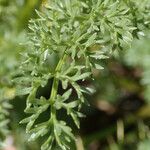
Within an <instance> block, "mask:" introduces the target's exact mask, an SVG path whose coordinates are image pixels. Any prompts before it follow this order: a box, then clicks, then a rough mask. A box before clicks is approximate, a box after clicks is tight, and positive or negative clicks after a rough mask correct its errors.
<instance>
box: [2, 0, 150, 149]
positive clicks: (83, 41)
mask: <svg viewBox="0 0 150 150" xmlns="http://www.w3.org/2000/svg"><path fill="white" fill-rule="evenodd" d="M28 2H29V1H28ZM35 3H36V2H35ZM26 8H28V7H26ZM22 14H26V13H22ZM37 15H38V16H37V18H36V19H32V20H31V21H30V24H29V28H30V33H29V40H28V46H25V48H26V49H25V50H23V51H22V54H21V55H22V58H20V55H19V56H18V50H16V53H14V56H15V61H16V62H17V63H16V65H15V67H14V68H13V69H12V68H11V70H10V73H8V74H9V75H10V77H9V80H11V79H12V76H13V78H14V84H13V86H15V91H16V95H28V97H27V104H26V109H25V112H26V114H27V115H28V117H27V118H25V119H24V120H22V121H21V123H26V124H27V126H26V131H27V133H29V134H30V139H29V140H30V141H32V140H36V139H37V138H39V137H44V144H43V145H42V146H41V149H42V150H50V149H63V150H66V149H69V148H70V141H73V140H74V139H75V137H74V135H73V134H72V131H71V128H70V125H69V123H68V122H67V121H65V119H64V118H60V115H59V113H60V112H66V115H68V116H70V117H71V118H72V120H73V122H74V123H75V124H76V126H77V127H78V128H79V118H80V117H83V116H84V115H83V114H82V113H81V112H82V111H81V108H82V105H84V104H87V102H86V100H85V98H84V93H90V92H91V91H92V89H90V87H84V86H83V85H82V83H83V81H84V80H86V79H89V80H91V79H93V78H94V77H93V76H92V74H93V69H94V68H96V69H103V67H102V66H101V60H102V59H106V58H108V57H109V55H111V53H112V52H113V51H114V50H122V49H127V48H128V47H130V44H131V42H132V40H133V38H136V37H138V36H139V34H141V33H143V31H144V30H145V28H148V27H149V21H150V15H149V0H143V1H136V0H122V1H121V0H120V1H119V0H118V1H115V0H97V1H94V0H54V1H45V3H43V7H42V8H41V11H37ZM10 18H11V17H10ZM18 18H19V19H20V17H18ZM21 18H26V17H21ZM19 19H18V20H19ZM21 21H22V22H23V23H24V22H26V21H23V20H21ZM18 26H24V24H23V25H18ZM2 35H3V34H2ZM14 36H18V34H11V36H10V37H11V39H12V37H13V38H14ZM25 36H26V35H25ZM19 39H21V38H18V39H17V40H15V42H13V43H15V45H18V44H19V41H20V40H19ZM21 42H22V40H21ZM24 43H25V42H24ZM11 47H12V46H11ZM21 48H22V47H19V49H21ZM5 49H6V48H4V50H5ZM8 49H11V48H8ZM23 49H24V47H23ZM3 54H4V56H3V57H2V59H3V60H5V58H7V54H5V53H3ZM17 56H18V57H19V59H17V58H18V57H17ZM10 57H11V58H12V55H11V56H10ZM6 62H7V61H6ZM20 62H22V64H21V66H20V67H19V65H20ZM3 64H4V66H3V69H4V70H5V69H6V68H7V65H5V63H3ZM16 68H19V71H17V72H16ZM6 72H7V71H4V72H3V71H2V73H1V74H2V75H3V76H4V75H5V74H6ZM50 82H52V86H51V87H50V91H49V98H48V99H47V98H46V97H44V95H40V96H39V95H38V92H39V90H40V89H41V88H44V87H46V86H50V85H48V84H50ZM11 84H12V83H11ZM4 87H8V85H4ZM1 89H3V88H1ZM3 101H4V98H2V101H0V102H3ZM0 106H3V105H2V104H1V105H0ZM1 110H2V109H1ZM5 110H7V109H6V108H5ZM45 112H49V115H48V117H47V118H46V119H45V118H44V119H45V120H44V121H43V120H42V119H41V118H42V116H43V115H45ZM46 116H47V114H46ZM2 119H3V120H4V121H5V118H2Z"/></svg>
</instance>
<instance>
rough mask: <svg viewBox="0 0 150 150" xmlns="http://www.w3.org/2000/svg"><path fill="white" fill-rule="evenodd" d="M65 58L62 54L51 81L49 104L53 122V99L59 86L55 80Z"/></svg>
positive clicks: (54, 112)
mask: <svg viewBox="0 0 150 150" xmlns="http://www.w3.org/2000/svg"><path fill="white" fill-rule="evenodd" d="M66 57H67V55H66V53H65V52H64V54H63V56H62V58H61V59H60V60H59V62H58V64H57V67H56V69H55V76H54V79H53V85H52V91H51V96H50V99H49V101H50V104H51V118H52V119H54V120H56V109H55V107H54V106H53V104H54V103H55V99H56V96H57V91H58V85H59V79H58V78H57V73H58V72H60V70H61V67H62V65H63V64H64V62H65V59H66Z"/></svg>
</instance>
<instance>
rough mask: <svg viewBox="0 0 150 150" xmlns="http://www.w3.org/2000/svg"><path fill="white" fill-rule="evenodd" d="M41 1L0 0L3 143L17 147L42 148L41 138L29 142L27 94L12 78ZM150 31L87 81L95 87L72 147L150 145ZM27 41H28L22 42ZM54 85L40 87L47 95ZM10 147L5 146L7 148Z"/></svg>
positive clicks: (112, 149) (145, 149) (100, 149)
mask: <svg viewBox="0 0 150 150" xmlns="http://www.w3.org/2000/svg"><path fill="white" fill-rule="evenodd" d="M44 3H45V1H44V0H43V1H41V0H0V144H1V146H2V145H4V147H7V146H8V145H13V146H14V148H15V149H17V150H39V149H40V148H39V143H40V141H36V142H33V143H31V142H30V143H28V142H27V140H28V135H27V134H25V128H24V127H22V126H20V125H19V121H20V120H21V119H23V118H24V116H25V114H24V112H23V110H24V108H25V99H26V98H25V97H17V96H15V93H16V85H14V84H13V82H12V77H13V76H15V74H16V72H17V71H18V70H19V64H20V63H21V54H22V52H23V51H24V50H25V49H27V48H29V47H27V46H26V44H25V43H26V41H27V34H28V32H29V31H28V21H29V19H30V18H33V17H36V14H35V11H34V10H35V9H38V10H39V9H41V5H43V4H44ZM149 42H150V31H145V35H144V37H141V38H140V40H135V41H134V42H133V44H132V47H131V48H130V49H127V50H126V51H124V52H123V51H120V52H119V53H118V52H115V53H114V55H113V56H112V57H111V58H110V59H109V61H108V60H103V62H102V65H103V67H104V68H105V69H104V70H102V71H97V70H93V72H94V80H93V81H85V82H84V84H86V85H88V86H91V87H92V88H94V89H95V92H94V94H93V95H91V96H87V95H86V98H87V99H88V101H89V102H90V104H91V106H90V107H85V108H83V112H84V113H85V114H86V116H87V117H86V118H84V119H82V120H81V129H80V131H79V132H77V131H76V129H74V132H75V133H76V136H77V140H76V145H72V148H71V149H72V150H73V149H77V150H84V149H86V150H126V149H128V150H133V149H135V150H136V149H137V150H149V149H150V130H149V126H150V44H149ZM23 43H24V44H23ZM48 90H49V89H48V88H45V89H43V90H40V91H39V94H40V92H42V93H44V94H45V95H46V93H47V91H48ZM2 150H5V149H2Z"/></svg>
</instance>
